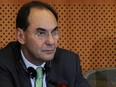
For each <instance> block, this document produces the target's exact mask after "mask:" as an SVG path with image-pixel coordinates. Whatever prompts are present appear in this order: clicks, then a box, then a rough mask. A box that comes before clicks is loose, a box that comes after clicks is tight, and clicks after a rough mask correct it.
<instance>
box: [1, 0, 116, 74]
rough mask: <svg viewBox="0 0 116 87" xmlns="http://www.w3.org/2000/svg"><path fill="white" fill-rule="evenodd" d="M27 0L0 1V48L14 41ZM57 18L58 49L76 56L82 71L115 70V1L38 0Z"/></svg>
mask: <svg viewBox="0 0 116 87" xmlns="http://www.w3.org/2000/svg"><path fill="white" fill-rule="evenodd" d="M27 1H31V0H5V1H4V0H1V3H0V48H3V47H4V46H6V44H7V43H8V42H10V41H12V40H16V38H15V18H16V14H17V11H18V9H19V7H21V6H22V4H23V3H25V2H27ZM41 1H44V2H47V3H49V4H51V5H52V6H53V7H54V8H55V9H56V11H57V12H58V15H59V31H60V40H59V45H58V46H59V47H62V48H65V49H68V50H71V51H73V52H75V53H78V54H79V55H80V59H81V65H82V71H83V73H85V72H86V71H88V70H92V69H95V68H103V67H116V63H115V62H116V0H41Z"/></svg>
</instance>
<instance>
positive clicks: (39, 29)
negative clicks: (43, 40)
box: [36, 26, 58, 32]
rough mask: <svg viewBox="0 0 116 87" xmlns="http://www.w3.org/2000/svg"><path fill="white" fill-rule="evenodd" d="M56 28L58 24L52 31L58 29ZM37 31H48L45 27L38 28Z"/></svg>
mask: <svg viewBox="0 0 116 87" xmlns="http://www.w3.org/2000/svg"><path fill="white" fill-rule="evenodd" d="M56 30H58V26H56V27H55V28H54V29H53V30H52V32H53V31H56ZM36 31H37V32H38V31H43V32H45V31H47V30H46V29H44V28H37V29H36Z"/></svg>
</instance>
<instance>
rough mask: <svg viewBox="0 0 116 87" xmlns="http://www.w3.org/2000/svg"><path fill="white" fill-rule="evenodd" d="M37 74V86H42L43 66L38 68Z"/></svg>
mask: <svg viewBox="0 0 116 87" xmlns="http://www.w3.org/2000/svg"><path fill="white" fill-rule="evenodd" d="M36 72H37V76H36V82H35V85H36V86H35V87H42V84H43V83H42V80H43V79H42V67H39V68H37V69H36Z"/></svg>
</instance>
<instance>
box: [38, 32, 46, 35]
mask: <svg viewBox="0 0 116 87" xmlns="http://www.w3.org/2000/svg"><path fill="white" fill-rule="evenodd" d="M37 35H38V36H45V35H46V32H44V31H38V32H37Z"/></svg>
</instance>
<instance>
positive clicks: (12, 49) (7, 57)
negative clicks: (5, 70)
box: [0, 42, 19, 63]
mask: <svg viewBox="0 0 116 87" xmlns="http://www.w3.org/2000/svg"><path fill="white" fill-rule="evenodd" d="M16 44H17V43H16V42H10V43H9V44H8V45H7V46H6V47H4V48H2V49H1V50H0V63H2V62H6V63H7V62H12V61H13V60H15V55H16V54H17V50H18V48H19V47H18V46H17V45H16ZM18 54H19V53H18Z"/></svg>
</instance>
